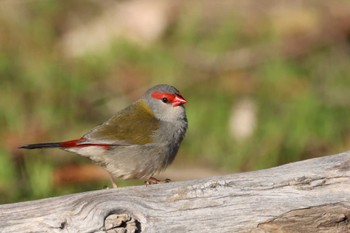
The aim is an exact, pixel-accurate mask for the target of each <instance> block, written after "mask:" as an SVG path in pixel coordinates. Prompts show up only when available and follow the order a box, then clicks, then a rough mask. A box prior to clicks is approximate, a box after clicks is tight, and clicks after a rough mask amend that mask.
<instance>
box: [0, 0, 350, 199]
mask: <svg viewBox="0 0 350 233" xmlns="http://www.w3.org/2000/svg"><path fill="white" fill-rule="evenodd" d="M29 2H31V3H30V4H26V6H25V8H26V9H25V11H26V12H27V14H29V15H30V16H26V17H29V18H30V20H22V21H21V20H20V19H18V20H17V21H16V20H14V19H12V20H10V17H8V18H6V17H4V16H0V142H1V143H0V202H1V203H5V202H14V201H20V200H29V199H37V198H43V197H49V196H55V195H62V194H66V193H73V192H79V191H83V190H92V189H99V188H101V187H103V186H106V185H109V183H108V180H106V181H105V182H103V183H102V184H101V183H98V182H93V183H90V184H87V183H83V184H82V185H76V184H73V185H72V184H67V185H57V183H55V182H53V180H54V179H55V178H54V177H55V174H56V176H57V169H58V170H59V168H60V167H63V166H65V165H67V164H89V161H88V160H87V159H85V158H81V157H79V156H75V155H72V154H69V153H65V152H61V151H58V150H52V151H48V150H43V151H40V150H39V151H21V150H18V149H17V147H18V146H19V145H21V144H25V143H32V142H41V141H58V140H62V139H73V138H76V137H79V136H80V135H82V134H83V133H85V132H86V131H87V130H89V129H90V128H92V127H93V126H95V125H96V124H98V123H100V122H103V121H104V120H106V119H107V118H108V117H109V116H110V115H111V114H113V112H116V111H118V110H120V109H121V108H122V107H124V106H126V105H127V104H128V103H130V102H132V101H133V100H134V99H135V98H137V97H138V96H139V95H140V94H141V93H142V92H143V91H144V90H145V89H147V88H148V87H149V86H151V85H153V84H155V83H169V84H173V85H175V86H177V87H178V88H179V89H180V90H181V91H182V93H183V96H185V98H186V99H188V105H187V112H188V119H189V131H188V134H187V136H186V138H185V141H184V143H183V146H182V147H181V149H180V154H179V156H178V157H177V158H178V159H181V160H185V162H186V163H189V164H197V165H198V164H200V166H204V167H205V166H210V167H215V168H217V169H220V170H224V171H227V172H238V171H247V170H255V169H262V168H267V167H272V166H276V165H279V164H284V163H288V162H292V161H297V160H302V159H307V158H311V157H317V156H322V155H327V154H334V153H337V152H341V151H345V150H347V149H348V148H349V147H350V92H349V87H350V79H349V78H348V76H350V66H349V65H348V64H350V55H349V53H346V52H344V49H347V50H349V41H345V42H342V44H341V45H339V47H337V46H338V44H336V43H337V42H335V43H334V44H326V45H322V46H321V47H320V48H315V49H312V50H309V51H307V53H305V54H303V55H300V56H296V55H295V56H294V55H288V54H287V53H285V52H283V51H281V50H279V49H278V48H279V46H277V45H279V44H282V43H283V42H285V41H284V39H285V37H283V35H280V34H279V33H276V31H274V29H273V28H272V27H271V25H270V24H269V23H268V22H257V24H259V25H256V26H255V28H254V27H253V29H252V30H253V31H249V30H247V28H246V27H245V25H244V23H242V22H241V21H240V18H239V17H238V16H237V15H234V14H233V13H232V15H231V14H228V15H227V16H226V17H224V18H223V19H221V20H220V21H217V22H215V25H214V26H213V25H210V26H211V27H209V26H208V27H206V25H207V24H205V23H203V22H202V21H201V17H200V16H201V14H203V13H202V12H198V11H195V10H193V11H191V10H189V9H187V10H186V13H185V14H183V15H182V16H180V17H179V18H178V19H177V21H176V23H175V24H174V25H171V26H169V27H170V28H169V29H168V30H167V32H166V35H164V36H163V37H162V38H160V39H159V40H158V41H157V42H156V43H154V44H152V45H149V46H147V47H142V46H138V45H136V44H134V43H131V42H128V41H126V40H115V41H114V43H113V45H111V47H109V48H108V50H106V51H102V52H101V51H99V52H95V53H94V52H90V53H88V54H86V55H84V56H82V57H79V58H67V57H65V56H64V55H62V54H61V53H60V52H59V50H58V49H57V44H58V42H59V40H60V39H61V37H62V35H63V33H64V31H65V29H66V24H68V21H69V20H68V19H69V15H70V14H77V15H82V16H81V17H87V18H88V16H90V17H91V18H93V16H94V15H97V14H99V12H98V10H96V9H95V8H94V6H93V1H91V2H89V3H88V4H85V3H86V1H79V0H74V1H56V2H55V3H54V4H53V2H51V1H39V0H38V1H29ZM48 2H50V4H48ZM0 15H1V14H0ZM213 24H214V23H213ZM250 24H252V22H250ZM250 26H252V25H250ZM254 30H255V31H254ZM316 42H317V41H316ZM316 42H315V43H316ZM240 48H253V49H254V48H266V50H267V51H269V52H268V56H267V55H266V57H264V56H265V55H264V54H263V53H258V52H256V57H257V58H258V60H259V62H257V63H256V64H253V65H250V66H247V67H246V68H237V69H236V68H235V67H234V66H233V65H232V67H231V66H223V67H221V65H223V64H224V63H225V62H228V63H229V62H230V61H226V60H225V58H227V56H225V55H226V54H227V53H232V52H233V51H235V49H240ZM269 48H270V49H269ZM191 51H197V53H191ZM257 51H260V50H257ZM186 52H188V53H187V55H190V56H193V57H189V58H188V59H186V58H185V57H186V56H187V55H184V54H186ZM223 57H224V58H223ZM216 58H217V60H215V59H216ZM206 60H208V61H212V65H213V66H211V65H210V64H209V65H208V64H206V63H205V61H206ZM193 61H197V62H199V63H200V64H204V65H203V67H198V66H196V65H194V63H193ZM201 62H202V63H201ZM229 64H230V63H229ZM220 67H221V68H220ZM225 67H226V68H225ZM245 97H249V98H250V99H252V100H253V101H254V102H255V103H256V106H257V122H256V129H255V131H254V133H253V135H252V136H251V137H249V138H247V139H246V140H243V141H240V140H236V139H235V138H234V137H233V136H232V135H231V134H230V130H229V119H230V117H231V116H230V114H231V112H232V108H234V106H235V104H236V103H237V102H238V101H239V100H240V99H242V98H245ZM55 172H56V173H55ZM122 184H123V185H130V184H133V183H132V182H131V183H130V182H125V183H122Z"/></svg>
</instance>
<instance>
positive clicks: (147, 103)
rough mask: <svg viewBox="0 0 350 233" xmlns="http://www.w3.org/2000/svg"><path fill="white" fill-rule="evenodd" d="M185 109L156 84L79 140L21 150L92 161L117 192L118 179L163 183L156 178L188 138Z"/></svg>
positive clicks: (175, 94) (182, 100)
mask: <svg viewBox="0 0 350 233" xmlns="http://www.w3.org/2000/svg"><path fill="white" fill-rule="evenodd" d="M186 103H187V101H186V100H185V98H184V97H182V95H181V94H180V92H179V91H178V89H176V88H175V87H174V86H170V85H167V84H158V85H156V86H153V87H151V88H150V89H148V90H147V91H146V93H145V94H144V95H143V96H142V97H141V98H140V99H139V100H136V101H135V102H133V103H132V104H130V105H129V106H127V107H125V108H124V109H122V110H121V111H119V112H117V113H116V114H114V115H113V116H112V117H111V118H109V119H108V120H107V121H105V122H104V123H102V124H100V125H97V126H96V127H94V128H93V129H92V130H90V131H89V132H87V133H86V134H84V135H83V136H82V137H80V138H78V139H74V140H68V141H62V142H47V143H36V144H27V145H23V146H21V147H19V148H21V149H40V148H59V149H63V150H65V151H69V152H74V153H76V154H79V155H82V156H84V157H88V158H89V159H91V160H92V161H93V162H95V163H97V164H99V165H100V166H102V167H103V168H105V169H106V170H107V171H108V173H109V174H110V177H111V182H112V186H113V188H116V187H117V184H116V182H115V179H121V180H127V179H141V180H142V179H144V180H146V183H147V184H154V183H159V182H161V181H160V180H158V179H157V178H154V177H153V176H154V175H155V174H158V173H159V172H161V171H162V170H164V169H165V168H166V167H167V166H168V165H170V164H171V163H172V162H173V161H174V159H175V156H176V154H177V152H178V150H179V147H180V144H181V142H182V141H183V139H184V136H185V134H186V131H187V127H188V121H187V116H186V110H185V107H184V104H186Z"/></svg>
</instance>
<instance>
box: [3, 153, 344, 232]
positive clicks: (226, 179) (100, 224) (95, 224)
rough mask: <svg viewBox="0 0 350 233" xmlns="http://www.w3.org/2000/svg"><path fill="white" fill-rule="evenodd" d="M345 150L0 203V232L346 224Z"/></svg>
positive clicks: (326, 228) (315, 228) (320, 228)
mask: <svg viewBox="0 0 350 233" xmlns="http://www.w3.org/2000/svg"><path fill="white" fill-rule="evenodd" d="M349 219H350V152H345V153H342V154H338V155H333V156H327V157H321V158H316V159H310V160H305V161H301V162H295V163H291V164H287V165H283V166H279V167H275V168H271V169H266V170H260V171H255V172H247V173H240V174H232V175H227V176H221V177H210V178H206V179H198V180H190V181H184V182H173V183H168V184H157V185H152V186H136V187H127V188H118V189H110V190H101V191H93V192H85V193H79V194H73V195H67V196H61V197H55V198H48V199H43V200H37V201H30V202H22V203H15V204H6V205H1V206H0V232H109V233H111V232H253V233H263V232H279V233H280V232H288V233H292V232H293V233H294V232H295V233H296V232H332V233H335V232H339V233H340V232H342V233H343V232H350V222H349Z"/></svg>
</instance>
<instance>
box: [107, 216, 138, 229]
mask: <svg viewBox="0 0 350 233" xmlns="http://www.w3.org/2000/svg"><path fill="white" fill-rule="evenodd" d="M104 227H105V232H107V233H137V232H141V227H140V222H139V221H137V220H136V219H135V218H134V217H132V216H130V215H129V214H110V215H108V216H107V217H106V218H105V222H104Z"/></svg>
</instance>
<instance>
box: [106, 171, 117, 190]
mask: <svg viewBox="0 0 350 233" xmlns="http://www.w3.org/2000/svg"><path fill="white" fill-rule="evenodd" d="M108 174H109V178H110V180H111V182H112V187H113V188H115V189H116V188H118V185H117V183H116V182H115V181H114V178H113V176H112V174H111V173H109V172H108Z"/></svg>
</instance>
